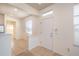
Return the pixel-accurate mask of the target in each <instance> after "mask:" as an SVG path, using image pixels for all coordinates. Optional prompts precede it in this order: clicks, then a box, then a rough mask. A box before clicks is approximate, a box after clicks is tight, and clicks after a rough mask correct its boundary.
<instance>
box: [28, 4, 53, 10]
mask: <svg viewBox="0 0 79 59" xmlns="http://www.w3.org/2000/svg"><path fill="white" fill-rule="evenodd" d="M27 4H28V5H30V6H32V7H33V8H35V9H37V10H42V9H44V8H46V7H48V6H51V5H53V4H54V3H27Z"/></svg>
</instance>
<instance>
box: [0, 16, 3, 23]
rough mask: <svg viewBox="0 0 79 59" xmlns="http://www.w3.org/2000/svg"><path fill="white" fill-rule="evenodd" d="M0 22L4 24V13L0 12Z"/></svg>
mask: <svg viewBox="0 0 79 59" xmlns="http://www.w3.org/2000/svg"><path fill="white" fill-rule="evenodd" d="M0 24H4V14H0Z"/></svg>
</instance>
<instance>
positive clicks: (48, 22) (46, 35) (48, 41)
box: [41, 17, 53, 50]
mask: <svg viewBox="0 0 79 59" xmlns="http://www.w3.org/2000/svg"><path fill="white" fill-rule="evenodd" d="M41 27H42V29H41V39H42V44H43V47H45V48H48V49H50V50H53V18H52V17H48V18H44V19H42V22H41Z"/></svg>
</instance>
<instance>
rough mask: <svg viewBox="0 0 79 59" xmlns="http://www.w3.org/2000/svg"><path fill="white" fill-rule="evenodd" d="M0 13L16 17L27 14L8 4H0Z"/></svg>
mask: <svg viewBox="0 0 79 59" xmlns="http://www.w3.org/2000/svg"><path fill="white" fill-rule="evenodd" d="M0 13H2V14H7V15H10V16H12V17H16V18H22V17H25V16H26V15H27V14H26V13H25V12H24V11H22V10H20V9H18V8H16V7H13V6H11V5H8V4H0Z"/></svg>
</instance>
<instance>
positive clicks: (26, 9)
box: [0, 3, 52, 19]
mask: <svg viewBox="0 0 79 59" xmlns="http://www.w3.org/2000/svg"><path fill="white" fill-rule="evenodd" d="M50 5H52V3H42V4H37V3H27V4H25V3H10V4H7V3H0V13H2V14H7V15H9V16H11V17H15V18H19V19H22V18H24V17H26V16H28V15H29V14H35V15H37V14H38V12H39V10H41V9H43V8H46V7H48V6H50Z"/></svg>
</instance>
